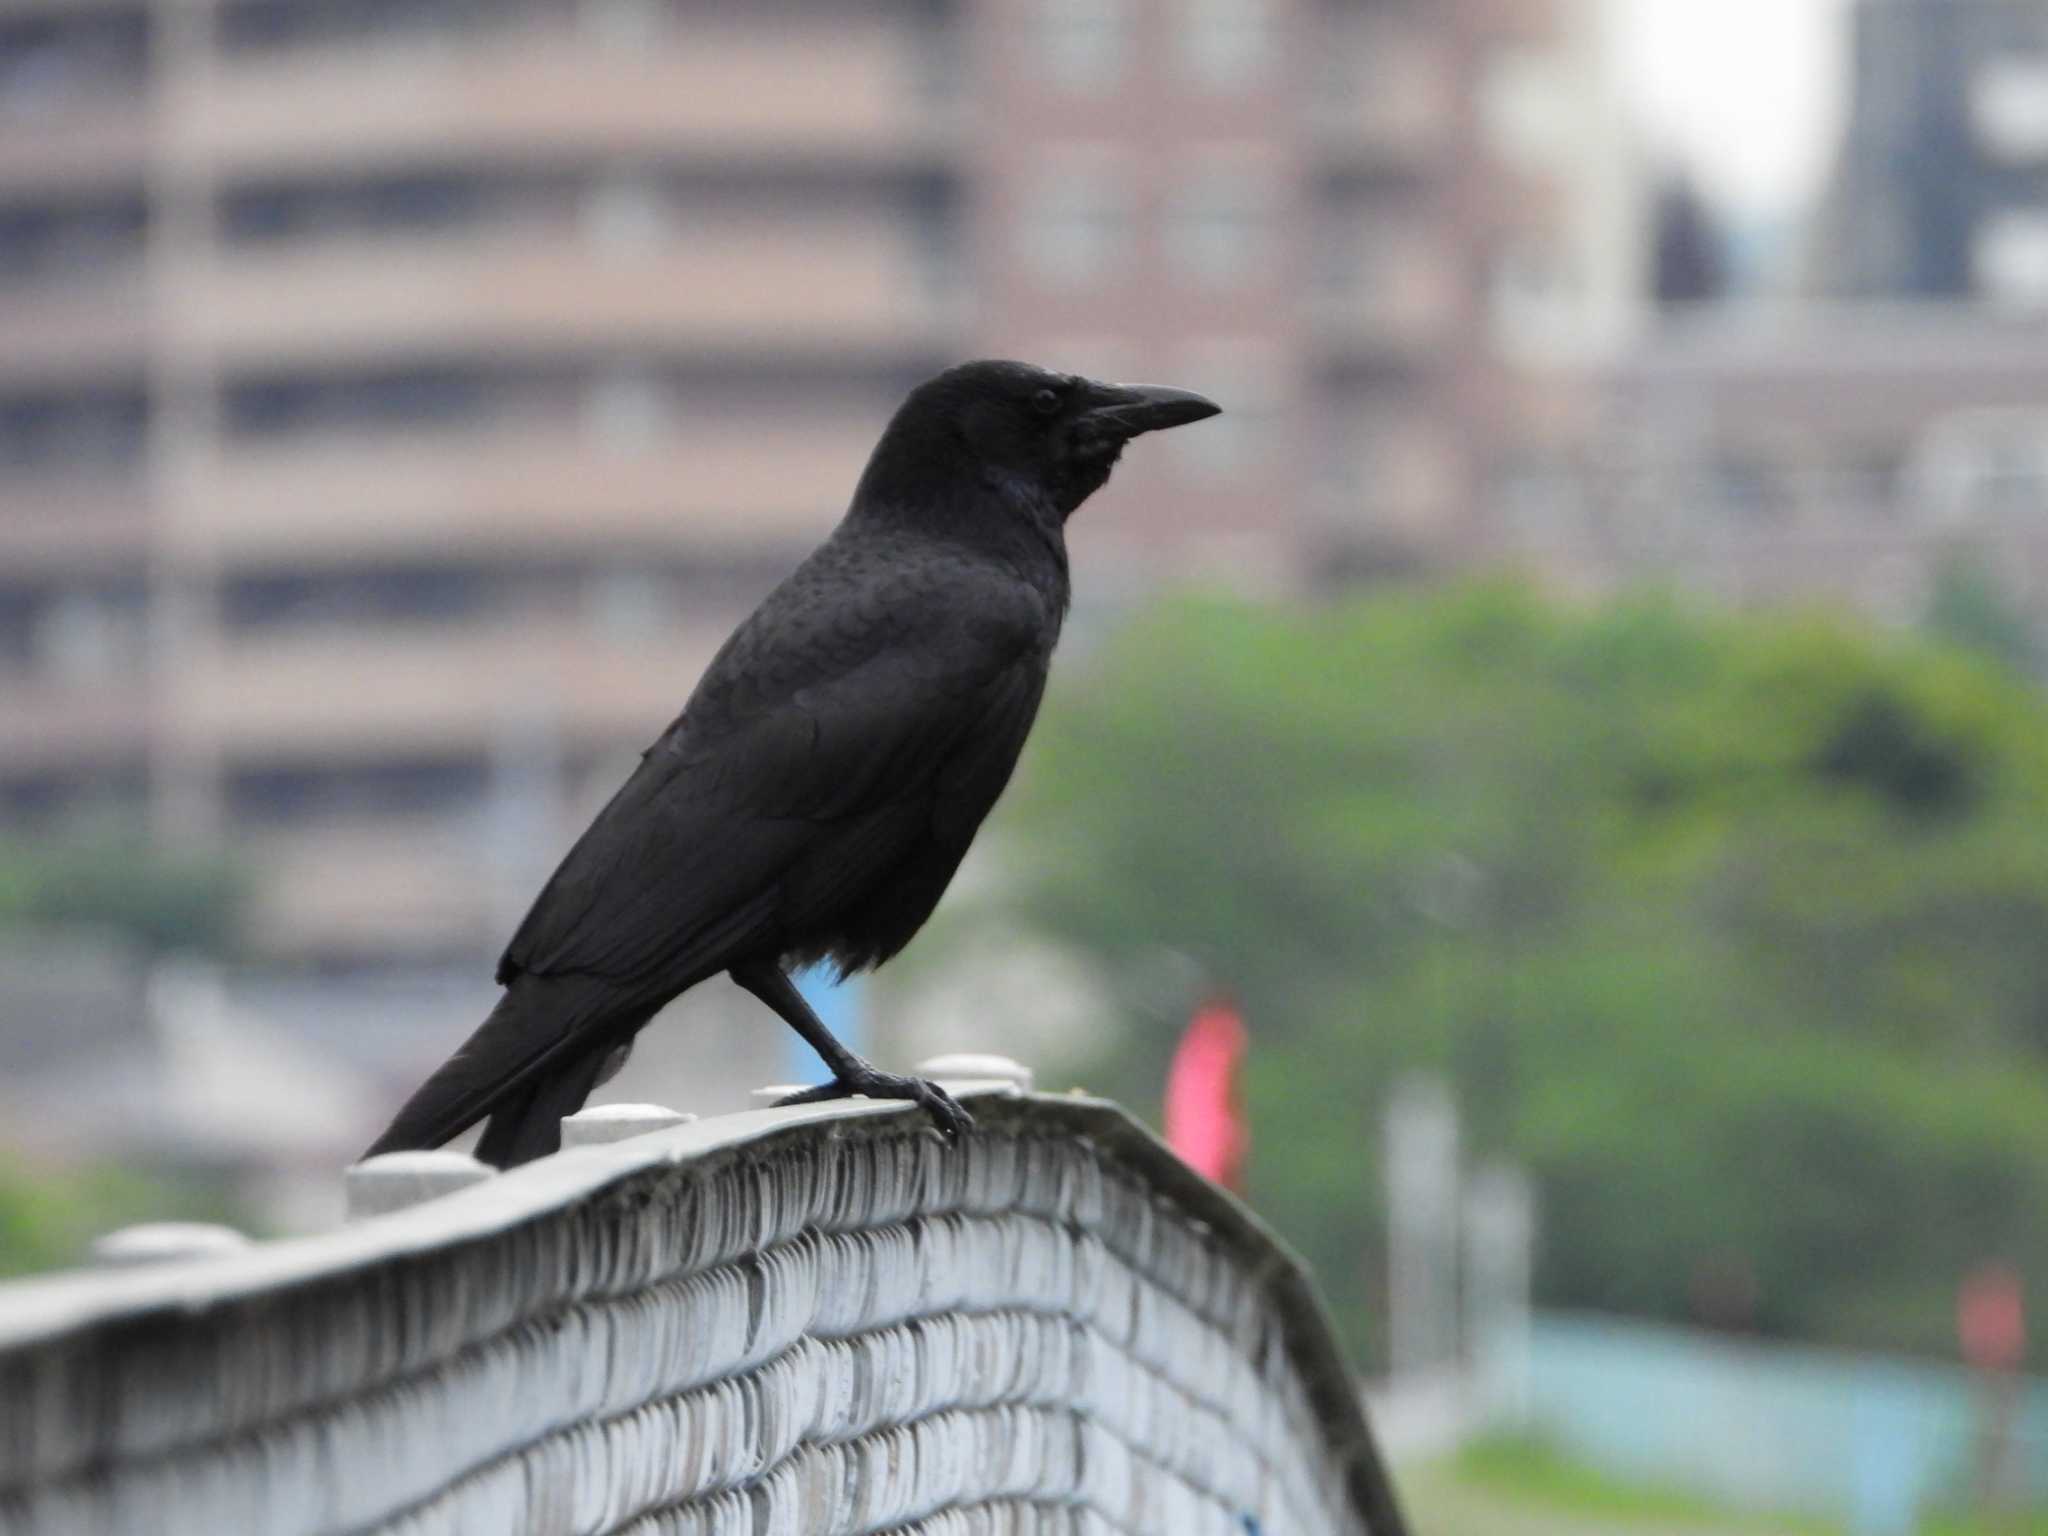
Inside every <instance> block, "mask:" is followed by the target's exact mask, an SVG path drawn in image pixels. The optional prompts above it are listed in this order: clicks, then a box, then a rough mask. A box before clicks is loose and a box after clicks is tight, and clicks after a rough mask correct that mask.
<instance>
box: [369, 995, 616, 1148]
mask: <svg viewBox="0 0 2048 1536" xmlns="http://www.w3.org/2000/svg"><path fill="white" fill-rule="evenodd" d="M636 1001H637V1000H632V999H627V998H622V997H621V996H620V994H619V990H618V989H617V988H616V987H612V986H607V985H603V984H601V983H598V982H596V981H593V980H591V979H589V978H587V977H560V978H537V977H520V978H518V979H517V980H515V981H514V982H513V983H512V985H511V986H510V987H509V988H507V989H506V992H505V995H504V996H503V997H501V998H499V999H498V1006H497V1007H495V1008H493V1009H492V1010H491V1013H490V1017H489V1018H487V1019H485V1020H484V1021H483V1023H482V1024H480V1025H478V1026H477V1029H476V1033H475V1034H473V1035H471V1036H470V1037H469V1039H467V1040H466V1041H464V1042H463V1044H462V1048H461V1049H460V1050H458V1051H457V1052H456V1053H455V1054H454V1055H453V1056H451V1057H449V1058H448V1060H447V1061H445V1062H443V1063H442V1064H441V1066H440V1067H439V1068H437V1069H436V1070H435V1072H434V1075H433V1076H432V1077H429V1078H428V1079H427V1080H426V1081H425V1082H424V1083H422V1084H420V1086H419V1090H418V1091H417V1092H415V1093H414V1094H413V1096H412V1097H411V1098H410V1099H408V1100H406V1104H405V1108H403V1109H401V1110H400V1111H399V1112H398V1116H397V1118H396V1119H394V1120H393V1121H392V1122H391V1125H390V1127H389V1128H388V1129H387V1130H386V1131H385V1132H384V1134H383V1135H382V1136H379V1137H378V1138H377V1140H376V1142H375V1143H374V1144H373V1145H372V1146H371V1147H370V1149H369V1150H368V1151H367V1152H365V1153H364V1154H363V1156H365V1157H375V1156H376V1155H377V1154H379V1153H381V1152H404V1151H411V1150H414V1149H417V1148H421V1147H438V1146H440V1145H441V1143H443V1142H444V1141H447V1140H448V1139H449V1138H450V1137H453V1136H459V1135H461V1134H462V1133H463V1132H464V1131H466V1130H468V1129H469V1128H470V1127H471V1126H472V1125H475V1124H476V1123H477V1121H479V1120H481V1119H483V1117H484V1116H485V1115H489V1116H490V1117H491V1125H490V1127H489V1129H488V1130H486V1131H485V1133H484V1138H483V1141H482V1143H480V1144H479V1146H478V1148H477V1155H478V1156H479V1157H480V1158H482V1160H483V1161H485V1162H490V1163H496V1164H498V1165H499V1166H501V1167H511V1166H512V1165H513V1164H514V1163H523V1162H526V1161H528V1160H529V1159H532V1158H536V1157H541V1156H544V1155H546V1154H547V1153H549V1152H552V1151H554V1150H555V1148H556V1147H557V1146H559V1145H560V1144H561V1117H562V1116H563V1115H567V1114H573V1113H575V1111H576V1110H577V1109H578V1108H580V1107H581V1106H582V1103H583V1100H584V1099H585V1098H586V1097H587V1096H588V1095H589V1093H590V1091H591V1089H592V1088H594V1087H595V1086H596V1085H597V1083H598V1082H599V1080H600V1078H601V1077H602V1075H603V1074H604V1072H605V1069H606V1068H607V1067H608V1066H610V1065H612V1064H613V1062H614V1059H615V1058H616V1057H617V1056H618V1055H619V1053H620V1049H621V1047H622V1046H624V1045H625V1044H626V1043H627V1042H628V1041H629V1040H630V1039H631V1038H632V1034H633V1032H634V1031H635V1030H637V1029H638V1028H639V1027H640V1026H641V1025H642V1024H644V1023H645V1022H646V1021H647V1019H648V1017H649V1016H650V1014H651V1013H652V1012H653V1010H652V1009H651V1008H643V1007H640V1006H636Z"/></svg>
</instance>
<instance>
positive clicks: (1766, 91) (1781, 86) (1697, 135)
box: [1603, 0, 1848, 216]
mask: <svg viewBox="0 0 2048 1536" xmlns="http://www.w3.org/2000/svg"><path fill="white" fill-rule="evenodd" d="M1603 3H1604V4H1605V6H1606V14H1607V19H1608V26H1609V29H1610V36H1611V38H1612V43H1613V47H1614V48H1615V61H1616V63H1617V65H1618V66H1619V69H1620V75H1621V80H1622V82H1623V87H1624V90H1625V91H1626V93H1627V95H1628V97H1629V99H1630V101H1631V103H1632V104H1633V106H1634V108H1635V110H1636V112H1637V114H1638V116H1639V118H1640V120H1641V121H1642V123H1643V126H1644V128H1645V130H1646V131H1647V133H1648V137H1649V142H1650V143H1651V144H1652V145H1653V146H1655V147H1657V148H1658V149H1659V150H1668V151H1671V152H1673V153H1675V154H1676V155H1678V156H1681V157H1682V158H1683V159H1684V160H1685V162H1686V163H1687V164H1689V165H1691V166H1693V167H1694V168H1695V169H1696V170H1697V172H1698V174H1699V175H1700V176H1701V178H1702V179H1703V181H1704V182H1705V183H1706V186H1707V188H1708V190H1709V191H1710V192H1712V193H1713V194H1714V195H1715V196H1716V197H1717V198H1720V199H1722V200H1725V201H1727V202H1730V203H1732V204H1734V205H1736V206H1737V207H1739V208H1740V209H1741V210H1742V211H1743V212H1744V213H1751V214H1757V215H1763V216H1769V215H1773V214H1778V213H1782V212H1784V211H1786V210H1787V209H1788V208H1789V207H1790V206H1791V205H1793V204H1795V203H1797V202H1799V201H1800V200H1802V199H1803V198H1805V197H1806V196H1807V195H1808V194H1809V193H1810V192H1811V191H1812V190H1813V189H1814V187H1815V186H1816V185H1817V184H1818V182H1819V180H1820V177H1821V176H1822V174H1823V173H1824V172H1825V170H1826V167H1827V163H1828V156H1829V154H1830V152H1831V150H1832V148H1833V143H1834V133H1835V130H1836V126H1837V124H1838V121H1839V111H1840V102H1841V94H1842V92H1841V86H1842V80H1841V65H1842V58H1841V51H1840V50H1841V45H1842V41H1843V16H1844V14H1845V13H1846V11H1847V9H1848V6H1847V0H1603Z"/></svg>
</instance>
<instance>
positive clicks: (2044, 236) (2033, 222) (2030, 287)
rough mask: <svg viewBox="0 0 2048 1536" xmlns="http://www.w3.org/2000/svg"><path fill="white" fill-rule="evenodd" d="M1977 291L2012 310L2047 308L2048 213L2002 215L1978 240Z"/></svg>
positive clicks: (1988, 222)
mask: <svg viewBox="0 0 2048 1536" xmlns="http://www.w3.org/2000/svg"><path fill="white" fill-rule="evenodd" d="M1975 257H1976V268H1977V288H1978V291H1979V292H1980V293H1982V294H1983V296H1984V297H1985V298H1987V299H1990V300H1991V301H1992V302H1993V303H1996V304H2003V305H2006V306H2008V307H2009V308H2013V309H2028V310H2038V309H2048V214H2041V213H2034V212H2027V213H2017V212H2015V213H2002V214H1999V215H1998V216H1997V217H1995V218H1993V219H1990V220H1989V221H1987V222H1986V223H1985V224H1984V225H1983V227H1982V228H1981V229H1980V230H1979V232H1978V235H1977V241H1976V252H1975Z"/></svg>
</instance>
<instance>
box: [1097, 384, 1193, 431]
mask: <svg viewBox="0 0 2048 1536" xmlns="http://www.w3.org/2000/svg"><path fill="white" fill-rule="evenodd" d="M1090 395H1091V398H1092V401H1093V403H1092V404H1090V406H1089V407H1088V409H1087V410H1085V411H1083V412H1082V413H1081V420H1082V421H1084V422H1090V423H1094V424H1096V425H1099V426H1101V427H1103V428H1105V429H1106V430H1108V431H1110V432H1113V433H1115V434H1116V435H1117V436H1119V437H1123V438H1133V437H1136V436H1137V435H1138V434H1139V433H1141V432H1158V431H1161V430H1163V429H1164V428H1167V427H1184V426H1186V425H1187V424H1188V423H1189V422H1191V421H1201V420H1204V419H1205V418H1207V417H1210V416H1220V415H1221V414H1222V413H1223V407H1222V406H1220V405H1218V404H1217V403H1216V402H1215V401H1213V400H1205V399H1203V398H1202V396H1200V395H1198V394H1195V393H1194V392H1193V391H1192V390H1186V389H1168V388H1166V387H1165V386H1164V385H1163V384H1097V385H1094V386H1093V387H1092V389H1091V391H1090Z"/></svg>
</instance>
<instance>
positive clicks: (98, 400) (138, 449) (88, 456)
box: [0, 393, 148, 475]
mask: <svg viewBox="0 0 2048 1536" xmlns="http://www.w3.org/2000/svg"><path fill="white" fill-rule="evenodd" d="M147 427H148V414H147V404H146V402H145V401H144V399H143V398H142V396H141V395H139V394H123V393H108V394H81V395H24V396H17V397H15V398H13V399H0V471H20V472H27V473H48V474H60V475H62V474H86V475H91V474H102V473H124V472H127V471H129V470H132V469H134V468H136V467H137V466H138V465H139V464H140V462H141V459H142V453H143V447H144V434H145V432H146V431H147Z"/></svg>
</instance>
